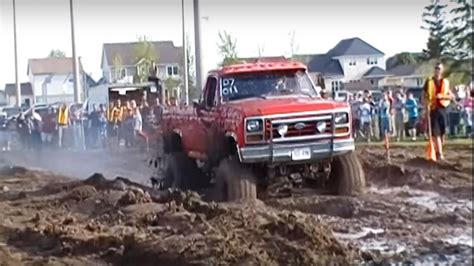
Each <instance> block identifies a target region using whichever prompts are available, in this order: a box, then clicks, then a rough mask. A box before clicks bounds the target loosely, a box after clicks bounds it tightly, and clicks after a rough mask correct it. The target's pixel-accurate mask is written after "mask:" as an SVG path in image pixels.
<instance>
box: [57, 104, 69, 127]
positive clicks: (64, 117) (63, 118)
mask: <svg viewBox="0 0 474 266" xmlns="http://www.w3.org/2000/svg"><path fill="white" fill-rule="evenodd" d="M68 119H69V114H68V110H67V108H63V107H61V108H59V110H58V125H61V126H65V125H67V124H68Z"/></svg>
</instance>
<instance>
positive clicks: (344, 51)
mask: <svg viewBox="0 0 474 266" xmlns="http://www.w3.org/2000/svg"><path fill="white" fill-rule="evenodd" d="M327 54H328V55H330V56H331V57H337V56H347V55H385V54H384V53H383V52H382V51H380V50H379V49H377V48H375V47H373V46H372V45H370V44H368V43H367V42H365V41H364V40H362V39H360V38H358V37H355V38H350V39H345V40H341V41H340V42H339V43H338V44H337V45H336V46H334V48H332V49H331V50H329V52H328V53H327Z"/></svg>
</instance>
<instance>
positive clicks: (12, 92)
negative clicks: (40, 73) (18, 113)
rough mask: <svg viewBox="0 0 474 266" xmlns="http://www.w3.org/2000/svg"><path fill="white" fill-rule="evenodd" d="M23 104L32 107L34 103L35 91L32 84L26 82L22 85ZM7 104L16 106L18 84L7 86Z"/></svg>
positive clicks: (8, 84)
mask: <svg viewBox="0 0 474 266" xmlns="http://www.w3.org/2000/svg"><path fill="white" fill-rule="evenodd" d="M20 94H21V104H22V105H27V106H29V105H31V104H33V103H34V95H33V89H32V87H31V83H29V82H25V83H21V84H20ZM5 102H6V104H7V105H15V104H16V84H15V83H7V84H5Z"/></svg>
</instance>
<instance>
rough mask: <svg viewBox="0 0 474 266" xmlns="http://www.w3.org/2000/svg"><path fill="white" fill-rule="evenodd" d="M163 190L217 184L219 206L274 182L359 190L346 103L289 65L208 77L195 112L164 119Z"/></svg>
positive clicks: (180, 110) (185, 109)
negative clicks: (284, 179)
mask: <svg viewBox="0 0 474 266" xmlns="http://www.w3.org/2000/svg"><path fill="white" fill-rule="evenodd" d="M162 129H163V138H162V145H161V147H162V151H160V152H159V156H158V160H157V162H158V163H155V164H157V165H158V168H159V169H161V171H162V172H161V173H162V174H161V179H160V180H161V181H160V183H161V185H162V187H163V188H170V187H176V188H180V189H198V188H203V187H207V186H210V185H212V186H213V187H214V188H215V192H216V193H215V194H214V195H215V197H216V200H219V201H233V200H246V199H254V198H256V197H257V186H258V187H259V188H260V187H262V188H265V187H266V185H268V184H269V182H271V181H272V178H274V177H277V176H280V177H281V176H287V177H289V178H291V179H295V178H297V179H300V180H310V181H311V183H312V184H315V185H318V186H320V187H322V188H324V189H325V190H327V191H328V192H331V193H332V194H337V195H351V194H353V193H359V192H361V190H362V188H363V187H364V186H365V176H364V172H363V170H362V167H361V164H360V162H359V160H358V158H357V156H356V154H355V153H354V149H355V145H354V140H353V138H352V134H351V112H350V109H349V106H348V104H347V103H344V102H335V101H330V100H323V99H322V98H321V97H320V96H319V95H318V93H317V92H316V89H315V85H314V84H313V82H312V80H311V78H310V77H309V75H308V74H307V69H306V66H305V65H303V64H301V63H298V62H292V61H281V62H271V63H270V62H268V63H252V64H238V65H231V66H225V67H223V68H221V69H219V70H215V71H211V72H210V73H209V75H208V77H207V81H206V85H205V88H204V91H203V95H202V97H201V99H200V100H196V101H194V102H193V106H181V107H171V108H169V109H168V110H167V112H165V113H164V115H163V120H162Z"/></svg>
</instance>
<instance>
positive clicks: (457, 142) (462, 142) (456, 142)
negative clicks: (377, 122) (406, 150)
mask: <svg viewBox="0 0 474 266" xmlns="http://www.w3.org/2000/svg"><path fill="white" fill-rule="evenodd" d="M473 143H474V142H473V140H472V139H448V140H447V141H446V146H470V147H471V148H472V147H473ZM426 144H427V141H426V140H424V138H423V139H420V140H417V141H411V140H406V141H400V142H396V141H394V140H392V141H390V147H420V146H426ZM356 145H357V146H359V147H364V146H378V145H380V146H382V147H383V145H384V142H383V141H374V142H371V143H367V142H356Z"/></svg>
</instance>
